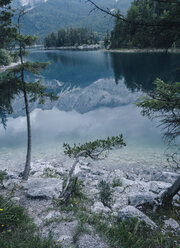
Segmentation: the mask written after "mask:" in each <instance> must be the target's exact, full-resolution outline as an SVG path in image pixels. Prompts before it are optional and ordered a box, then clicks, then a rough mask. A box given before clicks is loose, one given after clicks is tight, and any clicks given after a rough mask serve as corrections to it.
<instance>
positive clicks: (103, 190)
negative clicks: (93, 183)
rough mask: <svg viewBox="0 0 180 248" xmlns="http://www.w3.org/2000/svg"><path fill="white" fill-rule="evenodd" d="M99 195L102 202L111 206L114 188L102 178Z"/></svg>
mask: <svg viewBox="0 0 180 248" xmlns="http://www.w3.org/2000/svg"><path fill="white" fill-rule="evenodd" d="M98 187H99V190H100V192H99V197H100V200H101V202H102V203H103V204H104V206H107V207H110V206H111V204H112V192H113V191H112V189H111V187H110V185H109V184H108V183H107V182H106V181H104V180H102V181H101V182H100V183H99V185H98Z"/></svg>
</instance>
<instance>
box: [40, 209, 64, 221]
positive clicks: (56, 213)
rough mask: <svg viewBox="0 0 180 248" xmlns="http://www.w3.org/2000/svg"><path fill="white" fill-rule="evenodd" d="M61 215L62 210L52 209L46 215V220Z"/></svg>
mask: <svg viewBox="0 0 180 248" xmlns="http://www.w3.org/2000/svg"><path fill="white" fill-rule="evenodd" d="M60 216H61V214H60V212H58V211H55V210H52V211H50V212H49V213H48V214H47V215H46V216H45V218H44V220H50V219H52V218H58V217H60Z"/></svg>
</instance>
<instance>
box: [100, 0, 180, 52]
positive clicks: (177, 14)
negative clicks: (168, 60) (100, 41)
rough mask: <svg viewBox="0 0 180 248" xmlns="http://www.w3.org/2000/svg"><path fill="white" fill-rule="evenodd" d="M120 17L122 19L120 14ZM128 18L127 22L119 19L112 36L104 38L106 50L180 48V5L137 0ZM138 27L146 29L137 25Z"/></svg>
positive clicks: (128, 13) (132, 5)
mask: <svg viewBox="0 0 180 248" xmlns="http://www.w3.org/2000/svg"><path fill="white" fill-rule="evenodd" d="M118 15H119V16H120V11H119V12H118ZM125 18H126V20H127V21H126V22H124V21H122V20H121V19H120V18H116V21H115V25H114V29H113V31H112V32H111V35H109V34H108V33H107V34H106V36H105V40H104V44H105V47H110V48H170V47H180V41H179V37H180V25H179V24H178V23H179V22H180V2H179V3H170V1H169V2H165V1H164V2H163V1H154V0H134V1H133V2H132V4H131V7H130V8H129V9H128V11H127V14H126V17H125ZM137 23H145V24H147V25H137ZM171 23H173V24H174V25H173V27H172V28H170V24H171ZM176 23H177V24H176ZM148 24H151V25H148Z"/></svg>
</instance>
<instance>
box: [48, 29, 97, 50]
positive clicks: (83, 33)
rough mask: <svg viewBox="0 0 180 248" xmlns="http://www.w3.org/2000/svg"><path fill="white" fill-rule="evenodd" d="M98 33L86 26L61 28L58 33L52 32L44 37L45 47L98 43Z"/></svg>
mask: <svg viewBox="0 0 180 248" xmlns="http://www.w3.org/2000/svg"><path fill="white" fill-rule="evenodd" d="M97 42H98V35H97V33H95V32H92V31H89V30H87V29H85V28H72V27H70V28H67V29H60V30H59V31H58V33H57V34H55V33H54V32H52V33H51V34H49V35H48V36H47V37H45V39H44V46H45V47H62V46H79V45H83V44H89V45H92V44H96V43H97Z"/></svg>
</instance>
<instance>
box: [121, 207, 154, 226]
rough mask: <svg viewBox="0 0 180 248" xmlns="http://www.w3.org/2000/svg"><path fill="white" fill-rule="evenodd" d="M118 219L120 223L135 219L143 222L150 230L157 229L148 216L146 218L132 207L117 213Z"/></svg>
mask: <svg viewBox="0 0 180 248" xmlns="http://www.w3.org/2000/svg"><path fill="white" fill-rule="evenodd" d="M118 218H119V219H120V220H122V221H124V220H128V219H131V218H137V219H138V220H141V221H144V222H145V223H146V224H147V225H148V226H150V227H151V228H152V229H156V228H157V225H156V224H155V223H154V222H153V221H152V220H151V219H150V218H149V217H148V216H146V215H145V214H143V213H142V212H141V211H139V210H138V209H137V208H135V207H133V206H127V207H125V208H123V209H121V210H120V211H119V212H118Z"/></svg>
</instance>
